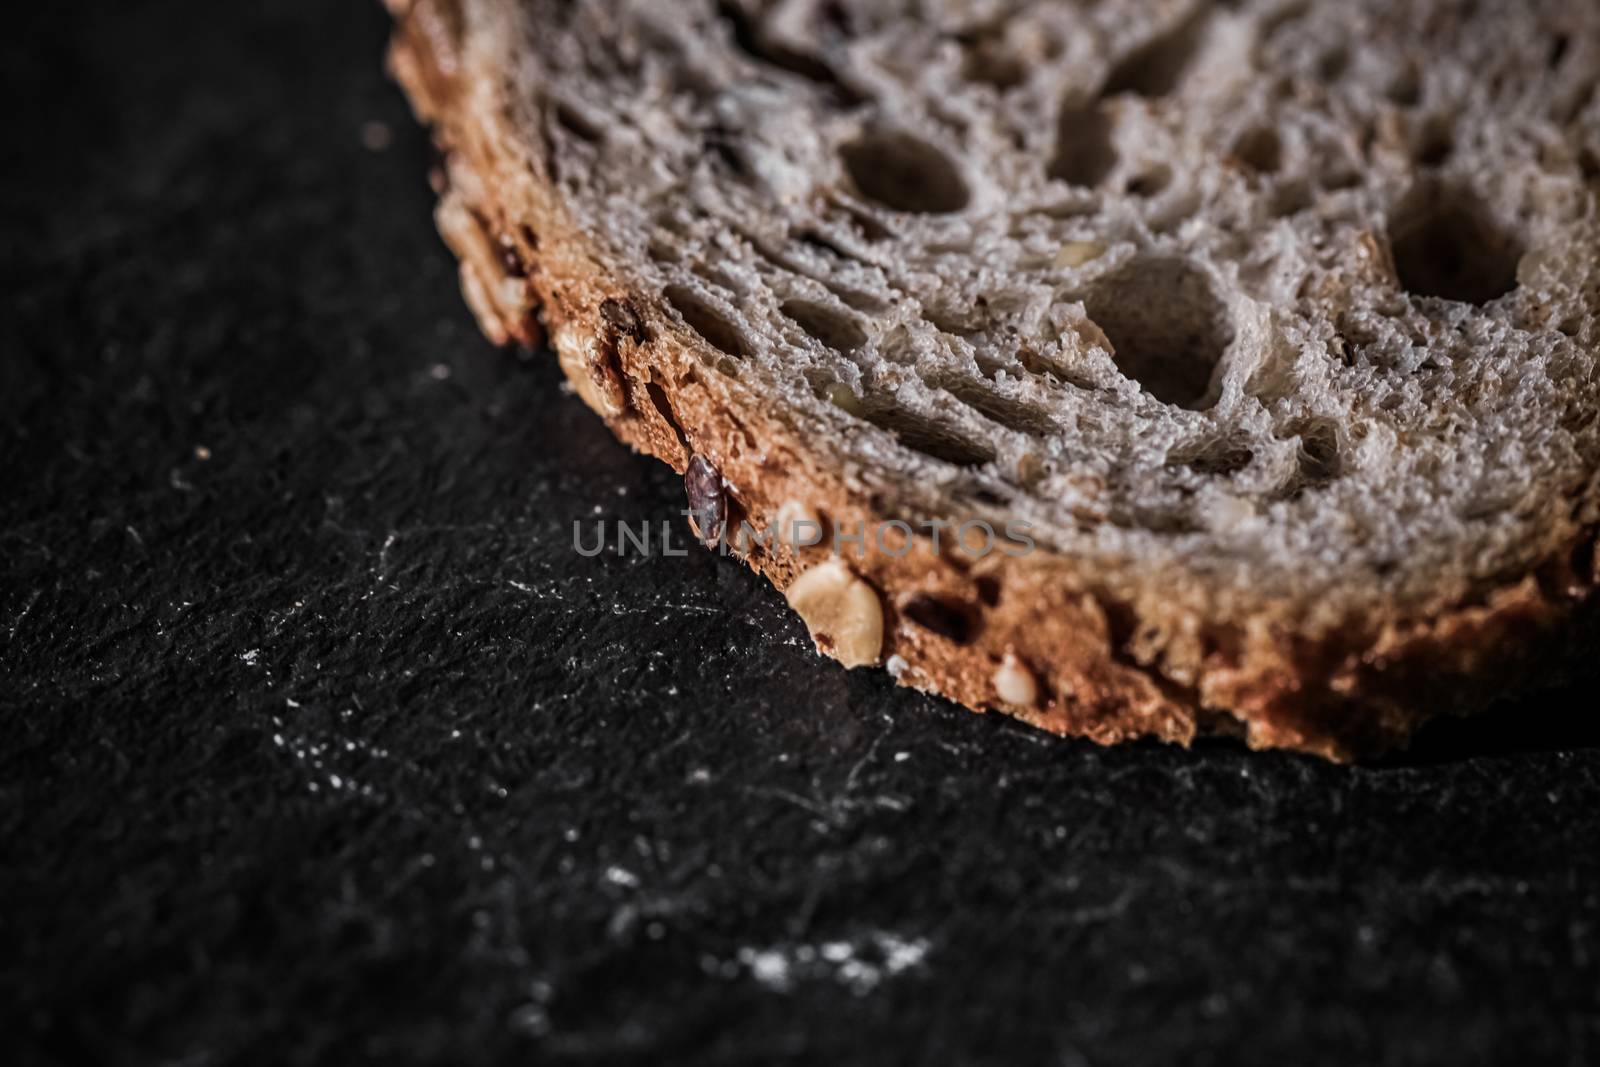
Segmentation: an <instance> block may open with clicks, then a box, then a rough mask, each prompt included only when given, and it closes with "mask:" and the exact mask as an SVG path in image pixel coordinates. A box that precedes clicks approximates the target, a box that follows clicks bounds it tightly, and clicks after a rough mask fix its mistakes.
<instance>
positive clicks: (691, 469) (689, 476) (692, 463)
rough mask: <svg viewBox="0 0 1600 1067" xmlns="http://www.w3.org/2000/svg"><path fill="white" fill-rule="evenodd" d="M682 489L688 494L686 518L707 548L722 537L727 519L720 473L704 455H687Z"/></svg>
mask: <svg viewBox="0 0 1600 1067" xmlns="http://www.w3.org/2000/svg"><path fill="white" fill-rule="evenodd" d="M683 489H684V492H685V493H687V494H688V497H689V522H690V524H691V525H692V526H693V527H694V531H695V534H696V535H697V536H698V537H699V538H700V541H701V542H702V543H703V544H704V545H705V546H706V547H707V548H713V547H715V546H716V544H717V542H718V541H720V540H722V529H723V527H724V526H725V525H726V524H727V521H728V501H727V498H726V497H725V496H724V495H723V492H722V475H721V474H719V473H718V472H717V468H715V467H713V466H712V465H711V464H710V463H709V462H708V461H707V460H706V458H705V457H704V456H700V455H696V456H691V457H689V466H688V468H687V469H686V470H685V471H684V472H683Z"/></svg>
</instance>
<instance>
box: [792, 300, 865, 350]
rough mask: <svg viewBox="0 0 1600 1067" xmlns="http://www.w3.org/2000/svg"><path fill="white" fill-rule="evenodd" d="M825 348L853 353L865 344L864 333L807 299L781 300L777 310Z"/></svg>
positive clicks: (847, 318) (841, 314)
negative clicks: (781, 302)
mask: <svg viewBox="0 0 1600 1067" xmlns="http://www.w3.org/2000/svg"><path fill="white" fill-rule="evenodd" d="M778 310H779V311H782V312H783V313H784V314H785V315H786V316H788V317H789V318H790V319H792V320H793V321H794V322H795V324H796V325H798V326H799V327H800V328H801V329H802V330H804V331H805V332H806V333H808V334H810V335H811V336H812V337H815V338H816V339H817V340H818V341H820V342H822V344H823V345H824V346H826V347H828V348H831V349H834V350H835V351H838V352H853V351H855V350H856V349H858V348H860V347H861V346H862V345H864V344H866V343H867V332H866V331H865V330H863V329H862V328H861V326H860V325H859V324H858V323H857V322H856V321H855V320H854V319H853V318H851V317H850V316H849V315H847V314H846V313H845V312H843V311H840V310H838V309H837V308H831V307H829V306H828V305H826V304H818V303H815V302H814V301H810V300H785V301H784V302H783V304H782V306H781V307H779V309H778Z"/></svg>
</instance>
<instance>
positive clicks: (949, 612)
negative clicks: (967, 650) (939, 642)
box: [897, 593, 982, 645]
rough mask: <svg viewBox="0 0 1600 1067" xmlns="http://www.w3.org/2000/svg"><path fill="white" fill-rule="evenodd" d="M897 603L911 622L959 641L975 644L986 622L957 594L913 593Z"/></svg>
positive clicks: (951, 639) (957, 642)
mask: <svg viewBox="0 0 1600 1067" xmlns="http://www.w3.org/2000/svg"><path fill="white" fill-rule="evenodd" d="M897 606H898V608H899V610H900V614H901V615H903V616H905V618H906V619H907V620H908V621H910V622H911V623H913V624H915V625H916V626H918V627H920V628H922V629H924V630H927V631H928V632H930V633H935V634H938V635H939V636H940V637H943V638H947V639H948V640H950V641H952V642H954V643H955V644H958V645H966V644H971V643H972V639H973V637H975V636H977V632H978V628H979V626H980V625H981V623H982V618H981V617H980V615H979V614H978V612H977V611H976V610H975V609H974V608H973V606H972V605H971V604H967V603H965V602H964V601H960V600H957V599H955V598H954V597H946V596H936V595H934V594H932V593H912V594H909V595H907V596H905V597H902V598H901V600H900V603H899V604H898V605H897Z"/></svg>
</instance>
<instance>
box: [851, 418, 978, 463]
mask: <svg viewBox="0 0 1600 1067" xmlns="http://www.w3.org/2000/svg"><path fill="white" fill-rule="evenodd" d="M861 417H862V418H864V419H866V420H867V421H868V422H870V423H872V424H873V425H874V426H876V427H878V428H879V429H881V430H887V431H888V432H889V433H890V434H892V435H893V436H894V438H895V440H897V441H899V442H900V443H901V444H902V445H904V446H905V447H907V448H909V449H911V450H912V451H913V452H920V453H922V454H923V455H924V456H929V457H931V458H933V459H937V460H940V461H942V462H945V463H949V464H952V465H954V466H957V467H981V466H983V465H984V464H985V463H990V462H993V460H994V453H993V452H992V451H990V450H989V448H988V447H987V446H985V445H983V444H981V443H979V442H977V441H970V440H968V439H967V438H966V437H965V436H963V435H962V434H960V433H958V432H956V431H955V430H952V429H951V428H949V427H947V426H943V425H940V424H939V423H937V422H934V421H932V420H931V419H927V418H924V417H923V416H921V415H917V414H914V413H912V412H909V411H906V410H904V409H902V408H867V409H865V410H863V411H862V412H861Z"/></svg>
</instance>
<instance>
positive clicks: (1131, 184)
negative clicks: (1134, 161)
mask: <svg viewBox="0 0 1600 1067" xmlns="http://www.w3.org/2000/svg"><path fill="white" fill-rule="evenodd" d="M1171 184H1172V168H1171V167H1169V166H1167V165H1166V164H1165V163H1160V164H1157V165H1156V166H1153V167H1149V168H1146V169H1145V170H1143V171H1141V172H1140V173H1138V174H1137V175H1135V176H1134V177H1132V178H1129V179H1128V184H1127V186H1126V189H1127V192H1128V195H1129V196H1139V197H1151V196H1160V195H1161V193H1162V192H1163V191H1165V190H1166V188H1167V186H1169V185H1171Z"/></svg>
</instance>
